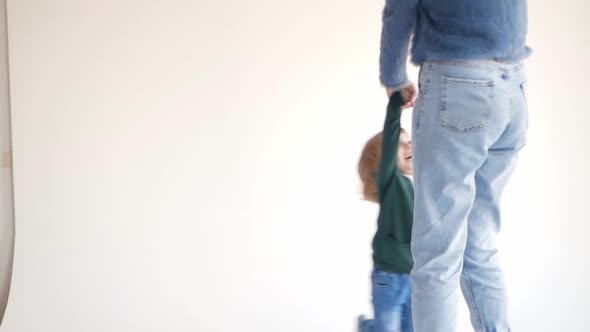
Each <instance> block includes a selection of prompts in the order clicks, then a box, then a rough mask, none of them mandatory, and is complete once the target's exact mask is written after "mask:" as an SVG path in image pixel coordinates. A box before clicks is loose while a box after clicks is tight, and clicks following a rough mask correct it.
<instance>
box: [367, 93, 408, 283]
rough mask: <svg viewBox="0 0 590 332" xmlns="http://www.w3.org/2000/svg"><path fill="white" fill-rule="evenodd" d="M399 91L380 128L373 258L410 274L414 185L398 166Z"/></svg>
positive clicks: (400, 98)
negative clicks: (377, 196)
mask: <svg viewBox="0 0 590 332" xmlns="http://www.w3.org/2000/svg"><path fill="white" fill-rule="evenodd" d="M403 104H404V101H403V98H402V96H401V94H400V93H399V92H396V93H395V94H393V95H392V96H391V98H390V99H389V105H388V106H387V116H386V118H385V125H384V128H383V143H382V148H381V162H380V164H379V171H378V172H377V179H376V180H377V190H378V194H379V206H380V210H379V219H378V221H377V233H376V234H375V237H374V239H373V261H374V263H375V265H377V266H379V267H380V268H382V269H384V270H385V271H388V272H393V273H399V274H409V273H410V271H411V270H412V266H413V264H414V261H413V260H412V253H411V252H410V239H411V237H412V220H413V219H414V187H413V184H412V181H411V180H410V179H408V178H407V177H405V176H404V175H403V174H401V173H400V171H399V169H398V167H397V151H398V146H399V135H400V131H401V128H400V116H401V106H402V105H403Z"/></svg>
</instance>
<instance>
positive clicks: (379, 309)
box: [359, 267, 414, 332]
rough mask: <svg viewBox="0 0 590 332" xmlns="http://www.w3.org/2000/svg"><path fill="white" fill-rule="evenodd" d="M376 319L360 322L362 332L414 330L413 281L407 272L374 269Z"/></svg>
mask: <svg viewBox="0 0 590 332" xmlns="http://www.w3.org/2000/svg"><path fill="white" fill-rule="evenodd" d="M371 283H372V288H373V290H372V292H373V308H374V311H375V319H367V320H364V321H362V322H360V327H359V329H360V331H362V332H412V331H413V330H414V328H413V325H412V301H411V282H410V276H409V275H407V274H397V273H391V272H386V271H383V270H381V269H380V268H378V267H375V268H374V269H373V273H372V274H371Z"/></svg>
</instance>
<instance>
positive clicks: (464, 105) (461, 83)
mask: <svg viewBox="0 0 590 332" xmlns="http://www.w3.org/2000/svg"><path fill="white" fill-rule="evenodd" d="M493 88H494V81H492V80H475V79H464V78H454V77H448V76H443V77H442V82H441V105H440V107H441V110H440V115H441V116H440V118H441V125H442V126H443V127H445V128H448V129H450V130H452V131H454V132H458V133H469V132H474V131H477V130H480V129H482V128H484V127H485V126H486V124H487V121H488V119H489V116H490V109H491V100H492V94H493V91H494V90H493Z"/></svg>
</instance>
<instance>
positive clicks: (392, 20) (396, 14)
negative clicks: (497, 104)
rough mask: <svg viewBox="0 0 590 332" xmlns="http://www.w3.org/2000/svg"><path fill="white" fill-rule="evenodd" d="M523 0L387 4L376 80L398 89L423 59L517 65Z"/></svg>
mask: <svg viewBox="0 0 590 332" xmlns="http://www.w3.org/2000/svg"><path fill="white" fill-rule="evenodd" d="M526 33H527V3H526V0H386V5H385V9H384V10H383V28H382V32H381V55H380V61H379V62H380V80H381V83H382V84H383V85H384V86H386V87H390V88H395V89H399V88H401V87H402V86H403V85H404V84H406V83H407V74H406V62H407V57H408V50H409V48H410V39H411V37H412V36H413V42H412V50H411V51H412V62H413V63H414V64H417V65H419V64H421V63H422V62H424V61H425V60H472V59H477V60H494V59H495V60H502V61H519V60H522V59H524V58H526V57H527V56H528V55H529V54H530V52H531V50H530V48H528V47H527V46H526V45H525V39H526Z"/></svg>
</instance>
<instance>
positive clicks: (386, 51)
mask: <svg viewBox="0 0 590 332" xmlns="http://www.w3.org/2000/svg"><path fill="white" fill-rule="evenodd" d="M417 4H418V0H386V4H385V9H383V19H382V23H383V25H382V28H381V53H380V56H379V67H380V68H379V71H380V74H379V75H380V81H381V84H383V85H384V86H385V87H387V88H393V89H395V90H399V89H401V88H402V87H403V86H404V85H405V84H406V83H407V81H408V77H407V73H406V63H407V61H408V52H409V47H410V38H411V36H412V34H413V30H414V25H415V22H416V16H417V13H416V10H417Z"/></svg>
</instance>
